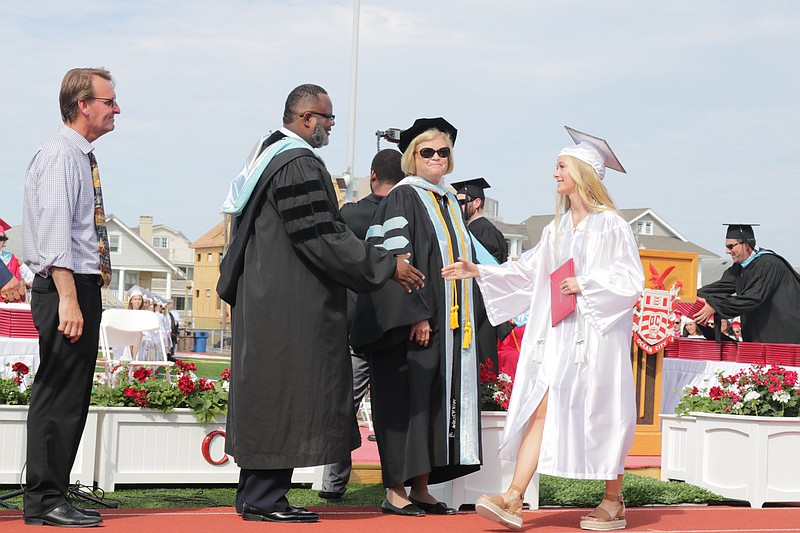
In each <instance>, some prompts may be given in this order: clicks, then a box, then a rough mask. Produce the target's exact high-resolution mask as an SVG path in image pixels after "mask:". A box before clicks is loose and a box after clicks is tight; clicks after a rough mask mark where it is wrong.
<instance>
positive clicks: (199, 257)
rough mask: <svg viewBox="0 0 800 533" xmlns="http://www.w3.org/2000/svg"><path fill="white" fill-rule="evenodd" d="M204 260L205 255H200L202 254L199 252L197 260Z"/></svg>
mask: <svg viewBox="0 0 800 533" xmlns="http://www.w3.org/2000/svg"><path fill="white" fill-rule="evenodd" d="M202 260H203V256H202V255H200V254H197V262H198V263H199V262H200V261H202Z"/></svg>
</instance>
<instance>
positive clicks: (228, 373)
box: [219, 368, 231, 381]
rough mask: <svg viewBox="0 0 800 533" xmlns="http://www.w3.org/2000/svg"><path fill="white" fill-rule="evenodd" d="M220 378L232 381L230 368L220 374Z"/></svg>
mask: <svg viewBox="0 0 800 533" xmlns="http://www.w3.org/2000/svg"><path fill="white" fill-rule="evenodd" d="M219 377H221V378H222V379H224V380H226V381H227V380H229V379H231V369H230V368H226V369H225V370H223V371H222V374H220V375H219Z"/></svg>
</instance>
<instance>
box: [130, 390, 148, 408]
mask: <svg viewBox="0 0 800 533" xmlns="http://www.w3.org/2000/svg"><path fill="white" fill-rule="evenodd" d="M133 401H134V402H136V406H137V407H147V391H145V390H140V391H136V393H134V395H133Z"/></svg>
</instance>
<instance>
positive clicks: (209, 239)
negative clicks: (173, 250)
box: [191, 221, 225, 249]
mask: <svg viewBox="0 0 800 533" xmlns="http://www.w3.org/2000/svg"><path fill="white" fill-rule="evenodd" d="M224 225H225V223H224V221H221V222H220V223H219V224H217V225H216V226H214V227H213V228H211V229H210V230H209V231H208V232H207V233H206V234H205V235H203V236H202V237H200V238H199V239H197V240H196V241H194V242H193V243H192V245H191V247H192V248H195V249H197V248H222V247H223V246H225V237H224V235H223V231H224V229H223V228H224Z"/></svg>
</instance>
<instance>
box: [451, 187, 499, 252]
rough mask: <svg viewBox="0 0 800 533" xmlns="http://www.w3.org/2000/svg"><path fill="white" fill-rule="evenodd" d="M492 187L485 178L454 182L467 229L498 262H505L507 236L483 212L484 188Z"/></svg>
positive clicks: (484, 201)
mask: <svg viewBox="0 0 800 533" xmlns="http://www.w3.org/2000/svg"><path fill="white" fill-rule="evenodd" d="M490 187H491V185H489V183H488V182H487V181H486V179H484V178H475V179H471V180H467V181H461V182H457V183H453V188H454V189H455V190H456V198H458V203H459V204H461V209H462V211H463V212H464V220H465V221H466V223H467V229H469V232H470V233H472V235H473V236H474V237H475V238H476V239H478V241H479V242H480V243H481V244H482V245H483V247H484V248H486V250H487V251H488V252H489V253H490V254H492V256H493V257H494V258H495V259H497V262H498V263H505V262H506V261H507V260H508V243H507V242H506V238H505V237H503V233H502V232H501V231H500V230H499V229H497V227H496V226H495V225H494V224H492V223H491V221H490V220H489V219H488V218H486V217H485V216H484V214H483V211H484V208H485V207H486V205H485V203H486V194H485V193H484V192H483V190H484V189H489V188H490Z"/></svg>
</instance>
